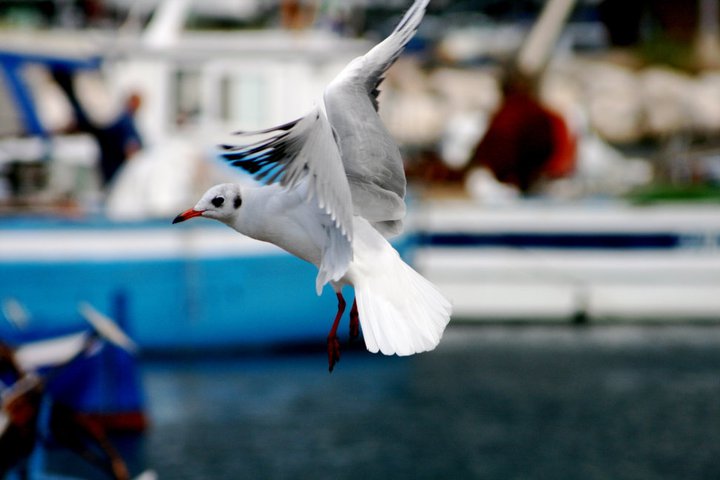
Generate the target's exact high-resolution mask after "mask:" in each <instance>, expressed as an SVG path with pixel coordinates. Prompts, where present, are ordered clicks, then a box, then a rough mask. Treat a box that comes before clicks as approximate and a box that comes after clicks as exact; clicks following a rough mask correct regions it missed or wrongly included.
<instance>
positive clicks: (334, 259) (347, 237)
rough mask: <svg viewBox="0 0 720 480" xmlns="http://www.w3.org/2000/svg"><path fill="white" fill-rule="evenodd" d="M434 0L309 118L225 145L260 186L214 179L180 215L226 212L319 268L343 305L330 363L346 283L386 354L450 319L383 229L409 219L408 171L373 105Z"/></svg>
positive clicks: (421, 347) (353, 331) (423, 341)
mask: <svg viewBox="0 0 720 480" xmlns="http://www.w3.org/2000/svg"><path fill="white" fill-rule="evenodd" d="M428 2H429V0H416V1H415V3H414V4H413V5H412V7H410V9H409V10H408V12H407V13H406V14H405V16H404V17H403V19H402V20H401V21H400V23H399V24H398V26H397V27H396V28H395V30H394V31H393V32H392V34H390V36H389V37H387V38H386V39H385V40H384V41H382V42H381V43H379V44H378V45H376V46H375V47H374V48H373V49H371V50H370V51H369V52H368V53H367V54H365V55H364V56H361V57H358V58H356V59H354V60H353V61H351V62H350V63H349V64H348V65H347V66H346V67H345V69H344V70H343V71H342V72H340V74H339V75H338V76H337V77H336V78H335V79H334V80H333V81H332V82H331V83H330V84H329V85H328V86H327V87H326V89H325V92H324V95H323V98H322V99H321V101H319V102H318V104H317V105H316V106H315V107H314V108H313V109H312V110H311V111H310V112H309V113H307V114H306V115H305V116H303V117H301V118H299V119H297V120H294V121H291V122H289V123H286V124H284V125H279V126H276V127H273V128H269V129H267V130H261V131H258V132H236V133H237V134H238V135H241V136H251V135H265V137H264V140H261V141H258V142H255V143H250V144H246V145H242V146H231V145H224V146H222V149H223V151H224V152H223V157H224V158H225V159H226V160H227V161H228V162H230V163H231V164H232V165H233V166H236V167H240V168H242V169H244V170H246V171H247V172H249V173H251V174H253V175H255V177H256V178H257V179H258V180H262V181H263V183H264V185H262V186H254V187H247V186H240V185H237V184H222V185H216V186H214V187H212V188H210V190H208V191H207V192H206V193H205V194H204V195H203V196H202V198H201V199H200V201H199V202H198V203H197V205H195V207H193V208H191V209H189V210H187V211H185V212H183V213H181V214H180V215H178V216H177V217H176V218H175V220H174V221H173V223H178V222H183V221H185V220H188V219H190V218H193V217H198V216H202V217H207V218H212V219H215V220H219V221H220V222H223V223H225V224H227V225H228V226H230V227H231V228H233V229H235V230H237V231H238V232H240V233H242V234H244V235H247V236H249V237H252V238H255V239H258V240H262V241H266V242H270V243H273V244H275V245H277V246H279V247H281V248H283V249H284V250H286V251H288V252H290V253H292V254H293V255H295V256H297V257H299V258H302V259H304V260H306V261H308V262H310V263H312V264H314V265H316V266H317V267H318V275H317V279H316V282H315V286H316V291H317V293H318V295H320V293H321V292H322V289H323V286H324V285H325V284H326V283H330V285H331V286H332V288H333V289H334V291H335V294H336V295H337V299H338V310H337V314H336V316H335V320H334V322H333V324H332V328H331V329H330V333H329V334H328V337H327V350H328V364H329V370H330V371H331V372H332V370H333V368H334V366H335V363H336V362H337V361H338V360H339V359H340V343H339V340H338V337H337V329H338V325H339V322H340V319H341V317H342V315H343V313H344V312H345V308H346V303H345V299H344V298H343V295H342V288H343V286H345V285H351V286H352V287H353V288H354V290H355V301H354V303H353V305H352V307H351V311H350V337H351V338H355V337H357V336H358V335H359V328H360V327H362V332H363V338H364V340H365V346H366V347H367V349H368V350H369V351H370V352H373V353H377V352H382V353H383V354H385V355H393V354H397V355H412V354H414V353H419V352H424V351H427V350H432V349H433V348H435V346H436V345H437V344H438V342H439V341H440V338H441V336H442V334H443V331H444V329H445V326H446V325H447V323H448V321H449V320H450V313H451V306H450V303H449V302H448V301H447V300H446V299H445V298H444V297H443V296H442V294H440V292H438V290H437V289H436V288H435V286H434V285H432V284H431V283H430V282H429V281H428V280H426V279H425V278H423V277H422V276H421V275H420V274H418V273H417V272H415V271H414V270H413V269H412V268H411V267H410V266H409V265H407V264H406V263H405V262H403V261H402V259H401V258H400V256H399V255H398V253H397V251H396V250H395V249H394V248H393V247H392V246H391V245H390V243H389V242H388V241H387V238H389V237H391V236H393V235H396V234H398V233H400V231H401V230H402V226H403V217H404V216H405V201H404V197H405V187H406V183H407V182H406V180H405V172H404V170H403V163H402V158H401V156H400V150H399V148H398V146H397V144H396V143H395V142H394V141H393V139H392V137H391V136H390V134H389V132H388V131H387V129H386V128H385V126H384V125H383V123H382V121H381V120H380V117H379V115H378V113H377V108H378V101H377V97H378V93H379V91H378V87H379V86H380V84H381V83H382V81H383V78H384V75H385V72H386V71H387V69H388V68H389V67H390V66H391V65H392V64H393V63H394V62H395V60H396V59H397V58H398V56H399V55H400V53H401V52H402V51H403V49H404V47H405V45H406V44H407V43H408V41H409V40H410V38H412V36H413V35H414V33H415V31H416V30H417V28H418V25H419V24H420V21H421V20H422V18H423V16H424V14H425V8H426V7H427V4H428Z"/></svg>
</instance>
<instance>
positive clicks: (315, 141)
mask: <svg viewBox="0 0 720 480" xmlns="http://www.w3.org/2000/svg"><path fill="white" fill-rule="evenodd" d="M257 133H275V135H272V136H270V137H269V138H267V139H265V140H262V141H259V142H256V143H253V144H250V145H244V146H231V145H224V146H222V148H223V149H224V150H225V153H223V154H222V156H223V157H224V158H225V160H227V161H228V162H230V164H231V165H233V166H236V167H240V168H242V169H244V170H246V171H248V172H249V173H251V174H253V175H255V177H256V178H257V179H258V180H261V181H264V182H265V183H275V182H280V184H281V185H283V186H286V187H288V188H293V187H295V186H297V185H298V183H299V182H300V181H301V180H303V179H305V178H307V181H308V183H309V188H308V199H310V198H312V197H315V199H316V201H317V204H318V206H319V207H320V208H321V209H322V210H323V211H325V212H326V213H327V214H328V215H330V217H331V218H332V220H333V222H334V224H335V226H336V227H337V228H338V229H339V230H340V231H341V233H342V234H343V236H345V237H346V238H347V240H348V241H351V240H352V215H353V211H352V197H351V193H350V189H349V186H348V182H347V180H346V174H345V170H344V168H343V164H342V160H341V159H340V152H339V150H338V146H337V144H336V143H335V139H334V138H333V132H332V129H331V127H330V125H329V123H328V121H327V117H326V116H325V114H324V112H323V111H322V110H321V109H320V108H315V109H313V110H312V111H311V112H310V113H309V114H308V115H306V116H304V117H302V118H300V119H298V120H295V121H293V122H289V123H286V124H284V125H280V126H278V127H274V128H271V129H268V130H263V131H260V132H252V133H242V132H241V133H239V134H240V135H244V136H247V135H254V134H257Z"/></svg>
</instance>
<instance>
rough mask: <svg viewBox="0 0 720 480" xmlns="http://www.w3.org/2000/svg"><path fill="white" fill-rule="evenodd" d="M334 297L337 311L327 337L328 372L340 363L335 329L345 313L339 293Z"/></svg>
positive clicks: (343, 300)
mask: <svg viewBox="0 0 720 480" xmlns="http://www.w3.org/2000/svg"><path fill="white" fill-rule="evenodd" d="M336 295H337V299H338V311H337V314H336V315H335V321H334V322H333V324H332V328H331V329H330V333H328V337H327V345H328V369H329V371H330V372H332V371H333V368H335V364H336V363H337V362H339V361H340V340H338V338H337V329H338V325H339V324H340V318H341V317H342V314H343V312H345V299H344V298H343V296H342V294H341V293H340V292H338V293H336Z"/></svg>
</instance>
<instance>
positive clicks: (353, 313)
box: [350, 300, 360, 340]
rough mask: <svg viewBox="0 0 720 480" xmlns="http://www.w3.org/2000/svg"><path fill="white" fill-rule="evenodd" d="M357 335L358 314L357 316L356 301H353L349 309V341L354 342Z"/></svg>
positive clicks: (358, 326) (358, 331)
mask: <svg viewBox="0 0 720 480" xmlns="http://www.w3.org/2000/svg"><path fill="white" fill-rule="evenodd" d="M359 335H360V314H358V307H357V300H355V301H354V302H353V305H352V308H351V309H350V340H355V339H356V338H357V337H358V336H359Z"/></svg>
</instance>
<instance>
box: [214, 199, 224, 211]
mask: <svg viewBox="0 0 720 480" xmlns="http://www.w3.org/2000/svg"><path fill="white" fill-rule="evenodd" d="M223 203H225V199H224V198H223V197H215V198H213V199H212V204H213V205H214V206H215V207H216V208H220V207H222V204H223Z"/></svg>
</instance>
